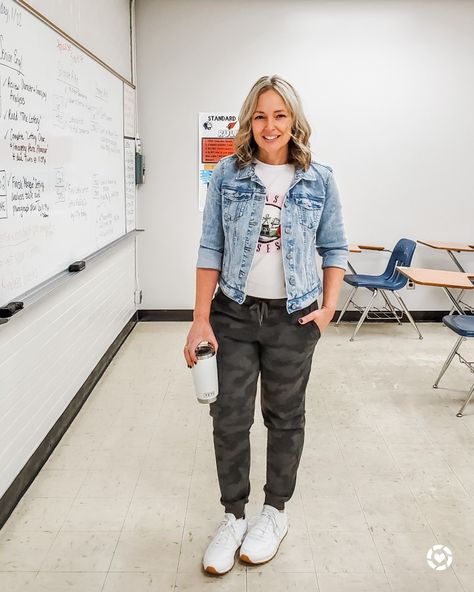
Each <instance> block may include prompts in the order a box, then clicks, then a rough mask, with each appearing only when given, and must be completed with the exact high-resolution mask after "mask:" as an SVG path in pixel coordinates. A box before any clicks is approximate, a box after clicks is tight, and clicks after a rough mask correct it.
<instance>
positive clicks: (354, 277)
mask: <svg viewBox="0 0 474 592" xmlns="http://www.w3.org/2000/svg"><path fill="white" fill-rule="evenodd" d="M344 281H345V282H346V283H347V284H350V285H351V286H357V287H358V288H377V289H381V290H397V289H399V284H400V281H399V280H398V281H394V280H393V279H387V278H386V277H384V276H383V275H381V276H377V275H362V274H359V273H357V274H354V273H352V274H351V273H349V274H347V275H345V276H344Z"/></svg>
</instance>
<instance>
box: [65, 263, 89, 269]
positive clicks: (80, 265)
mask: <svg viewBox="0 0 474 592" xmlns="http://www.w3.org/2000/svg"><path fill="white" fill-rule="evenodd" d="M85 266H86V262H85V261H74V263H71V265H70V266H69V267H68V269H69V271H82V270H83V269H84V268H85Z"/></svg>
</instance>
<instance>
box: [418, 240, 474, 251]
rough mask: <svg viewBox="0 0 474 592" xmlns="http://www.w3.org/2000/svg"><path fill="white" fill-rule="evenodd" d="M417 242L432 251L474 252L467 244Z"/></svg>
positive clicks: (473, 248)
mask: <svg viewBox="0 0 474 592" xmlns="http://www.w3.org/2000/svg"><path fill="white" fill-rule="evenodd" d="M416 242H417V243H420V245H426V246H427V247H431V248H432V249H441V250H443V251H468V252H474V247H472V246H470V245H467V244H466V243H444V242H437V241H422V240H417V241H416Z"/></svg>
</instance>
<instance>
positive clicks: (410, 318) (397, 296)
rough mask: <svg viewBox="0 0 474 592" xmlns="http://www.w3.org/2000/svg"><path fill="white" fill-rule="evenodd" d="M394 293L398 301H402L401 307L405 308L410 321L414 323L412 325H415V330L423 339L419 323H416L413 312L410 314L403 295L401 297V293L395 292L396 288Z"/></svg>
mask: <svg viewBox="0 0 474 592" xmlns="http://www.w3.org/2000/svg"><path fill="white" fill-rule="evenodd" d="M393 293H394V294H395V296H396V298H397V300H398V302H400V306H401V307H402V308H403V310H404V311H405V314H406V315H407V317H408V320H409V321H410V323H411V324H412V327H413V328H414V329H415V331H416V332H417V333H418V337H419V339H423V335H422V334H421V333H420V330H419V329H418V326H417V324H416V323H415V321H414V320H413V317H412V316H411V314H410V311H409V310H408V308H407V306H406V304H405V303H404V302H403V300H402V297H401V296H400V295H399V294H397V293H396V292H395V290H394V291H393Z"/></svg>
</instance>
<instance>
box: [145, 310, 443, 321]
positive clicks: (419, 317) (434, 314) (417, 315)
mask: <svg viewBox="0 0 474 592" xmlns="http://www.w3.org/2000/svg"><path fill="white" fill-rule="evenodd" d="M339 313H340V311H336V314H335V315H334V318H335V319H337V317H338V316H339ZM447 314H448V311H446V310H445V311H441V310H415V311H412V312H411V315H412V317H413V318H414V320H415V321H417V322H420V323H437V322H441V319H442V318H443V317H444V315H447ZM359 319H360V313H359V312H357V311H355V310H351V311H347V312H346V314H345V315H344V317H343V321H342V322H346V321H347V322H354V321H358V320H359ZM137 320H138V321H141V322H152V321H192V320H193V311H192V310H189V309H182V310H171V309H162V310H156V309H144V310H137ZM365 322H366V323H381V322H382V323H383V322H387V321H386V320H385V319H377V320H367V321H365ZM408 322H409V321H408V319H407V317H406V316H405V315H403V319H402V323H408Z"/></svg>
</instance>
